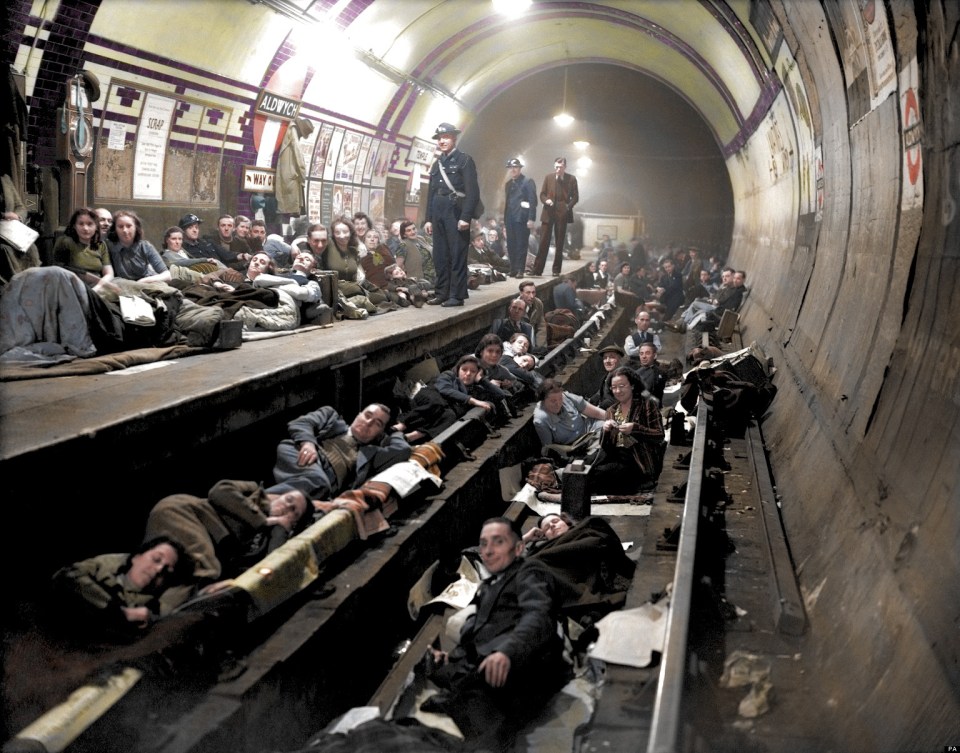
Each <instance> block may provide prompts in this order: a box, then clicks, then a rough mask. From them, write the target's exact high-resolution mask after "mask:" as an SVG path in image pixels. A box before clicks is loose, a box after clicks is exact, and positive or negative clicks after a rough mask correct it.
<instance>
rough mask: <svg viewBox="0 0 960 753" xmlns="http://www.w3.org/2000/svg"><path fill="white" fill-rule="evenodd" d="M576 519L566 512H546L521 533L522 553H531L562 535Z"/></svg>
mask: <svg viewBox="0 0 960 753" xmlns="http://www.w3.org/2000/svg"><path fill="white" fill-rule="evenodd" d="M576 523H577V521H575V520H574V519H573V516H571V515H570V514H569V513H566V512H548V513H547V514H546V515H543V516H541V518H540V519H539V520H538V521H537V524H536V525H535V526H533V527H531V528H530V530H529V531H527V532H526V533H525V534H523V543H524V553H525V554H527V555H530V554H533V553H534V552H535V551H537V550H538V549H539V548H540V547H541V546H542V545H543V544H545V543H546V542H548V541H553V540H554V539H555V538H557V537H559V536H562V535H563V534H565V533H566V532H567V531H569V530H570V529H571V528H573V527H574V526H575V525H576Z"/></svg>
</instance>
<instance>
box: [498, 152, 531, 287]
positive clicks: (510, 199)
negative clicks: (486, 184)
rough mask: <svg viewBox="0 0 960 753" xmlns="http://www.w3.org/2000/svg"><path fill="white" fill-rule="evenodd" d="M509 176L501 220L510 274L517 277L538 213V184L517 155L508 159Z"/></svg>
mask: <svg viewBox="0 0 960 753" xmlns="http://www.w3.org/2000/svg"><path fill="white" fill-rule="evenodd" d="M507 172H508V173H509V175H510V179H509V180H508V181H507V182H506V184H505V185H504V187H503V190H504V194H505V200H504V216H503V223H504V226H505V227H506V231H507V256H508V257H509V259H510V276H511V277H520V276H521V275H522V274H523V270H524V269H525V268H526V264H527V248H528V246H529V242H530V231H531V230H533V223H534V220H535V219H536V217H537V186H536V184H535V183H534V182H533V179H532V178H528V177H527V176H526V175H524V174H523V163H522V162H521V161H520V160H518V159H517V158H516V157H514V158H513V159H508V160H507Z"/></svg>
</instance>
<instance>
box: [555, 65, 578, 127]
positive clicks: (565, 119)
mask: <svg viewBox="0 0 960 753" xmlns="http://www.w3.org/2000/svg"><path fill="white" fill-rule="evenodd" d="M573 121H574V117H573V115H571V114H570V113H568V112H567V69H566V68H564V69H563V109H562V110H560V112H559V113H557V114H556V115H554V116H553V122H554V123H556V124H557V125H558V126H560V127H561V128H567V127H569V126H570V124H571V123H573Z"/></svg>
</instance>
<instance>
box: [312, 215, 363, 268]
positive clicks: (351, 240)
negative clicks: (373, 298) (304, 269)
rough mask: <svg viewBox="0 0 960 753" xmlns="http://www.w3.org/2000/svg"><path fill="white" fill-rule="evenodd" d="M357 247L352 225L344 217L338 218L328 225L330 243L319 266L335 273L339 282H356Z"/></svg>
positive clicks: (358, 242)
mask: <svg viewBox="0 0 960 753" xmlns="http://www.w3.org/2000/svg"><path fill="white" fill-rule="evenodd" d="M359 245H360V241H359V239H358V238H357V231H356V229H355V228H354V227H353V223H352V222H351V221H350V220H349V219H347V218H346V217H338V218H337V219H335V220H334V221H333V222H332V223H331V224H330V241H329V242H328V243H327V245H326V247H325V248H324V249H323V252H322V253H321V256H320V264H321V265H322V266H323V268H324V269H330V270H333V271H334V272H336V273H337V275H338V276H339V279H340V282H356V281H357V267H358V266H359V265H360V256H359Z"/></svg>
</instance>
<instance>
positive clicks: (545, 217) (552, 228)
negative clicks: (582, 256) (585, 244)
mask: <svg viewBox="0 0 960 753" xmlns="http://www.w3.org/2000/svg"><path fill="white" fill-rule="evenodd" d="M540 201H542V202H543V213H542V214H541V215H540V223H541V225H540V248H539V249H538V251H537V258H536V261H534V263H533V271H532V274H535V275H542V274H543V268H544V266H545V265H546V263H547V254H549V253H550V238H551V236H552V237H553V240H554V243H555V244H556V247H557V250H556V253H554V255H553V276H554V277H557V276H559V275H560V267H561V266H562V264H563V244H564V242H565V241H566V238H567V222H568V221H570V220H572V219H573V207H574V205H575V204H576V203H577V202H578V201H580V191H579V189H578V187H577V179H576V177H575V176H573V175H567V158H566V157H557V158H556V159H555V160H554V162H553V172H552V173H551V174H550V175H548V176H547V177H545V178H544V179H543V186H542V187H541V189H540Z"/></svg>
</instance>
